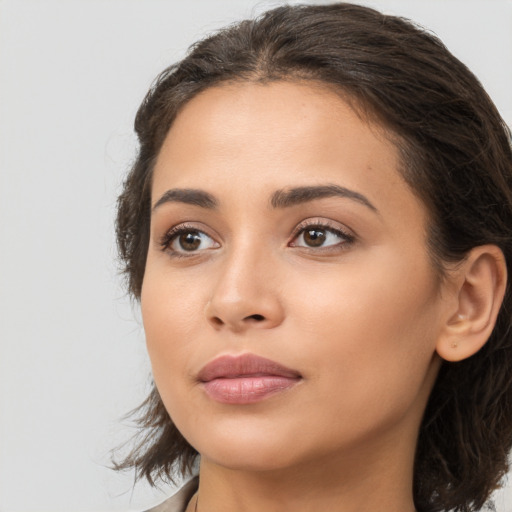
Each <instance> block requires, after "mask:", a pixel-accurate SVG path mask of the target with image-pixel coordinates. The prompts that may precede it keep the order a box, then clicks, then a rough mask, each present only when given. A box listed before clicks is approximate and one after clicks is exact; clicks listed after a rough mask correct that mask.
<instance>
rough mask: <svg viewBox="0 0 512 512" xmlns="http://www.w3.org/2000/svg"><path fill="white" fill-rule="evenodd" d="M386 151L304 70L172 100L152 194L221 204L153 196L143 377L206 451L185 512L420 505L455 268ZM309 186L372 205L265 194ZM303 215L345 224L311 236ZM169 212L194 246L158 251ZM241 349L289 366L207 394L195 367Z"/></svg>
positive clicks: (377, 132)
mask: <svg viewBox="0 0 512 512" xmlns="http://www.w3.org/2000/svg"><path fill="white" fill-rule="evenodd" d="M398 167H399V159H398V154H397V150H396V148H395V147H394V146H393V144H392V143H391V142H390V141H389V137H386V133H385V131H384V130H383V129H381V128H379V127H378V126H376V125H370V124H368V122H366V121H363V120H362V119H361V118H360V117H359V116H358V115H357V113H355V112H354V111H353V110H352V109H351V108H350V107H349V105H348V104H347V103H345V102H344V101H343V100H342V99H341V98H340V96H339V95H336V94H335V93H334V92H332V91H330V90H328V89H327V88H326V87H322V86H321V85H316V84H314V83H307V84H304V83H292V82H274V83H271V84H267V85H261V84H254V83H252V84H251V83H241V84H230V85H222V86H218V87H214V88H210V89H208V90H206V91H204V92H203V93H201V94H200V95H198V96H197V97H195V98H194V99H192V100H191V101H190V102H189V103H188V104H186V105H185V107H184V108H183V110H182V111H181V112H180V114H179V115H178V117H177V119H176V121H175V122H174V124H173V126H172V128H171V130H170V131H169V133H168V136H167V138H166V140H165V143H164V145H163V148H162V150H161V152H160V155H159V157H158V160H157V163H156V166H155V169H154V180H153V185H152V187H153V188H152V200H153V205H155V204H156V203H157V202H159V199H160V198H161V197H162V196H163V195H164V194H165V193H166V192H167V191H168V190H171V189H197V190H201V191H204V192H207V193H209V194H211V195H212V196H214V198H215V200H216V202H217V207H216V208H214V209H212V208H204V207H201V206H198V205H191V204H185V203H183V202H182V201H164V202H162V203H161V204H160V205H158V206H157V207H156V208H154V210H153V213H152V220H151V241H150V247H149V251H148V259H147V266H146V272H145V277H144V282H143V288H142V297H141V304H142V314H143V321H144V327H145V331H146V337H147V346H148V351H149V355H150V358H151V362H152V367H153V372H154V379H155V383H156V385H157V387H158V390H159V392H160V395H161V397H162V400H163V402H164V404H165V406H166V408H167V410H168V412H169V413H170V415H171V417H172V419H173V421H174V422H175V424H176V425H177V426H178V428H179V429H180V431H181V432H182V433H183V435H184V436H185V437H186V439H187V440H188V441H189V442H190V444H191V445H192V446H194V447H195V448H196V449H197V450H198V451H199V453H200V454H201V467H200V477H201V480H200V482H201V483H200V487H199V491H198V497H199V507H198V510H199V512H220V511H222V512H230V511H233V512H234V511H238V512H240V511H246V512H249V511H261V510H265V511H270V512H273V511H285V510H293V511H294V512H303V511H318V510H336V511H340V512H355V511H361V510H368V511H370V510H379V512H386V511H389V512H397V511H404V512H407V511H408V512H411V511H413V510H414V504H413V500H412V472H413V459H414V449H415V445H416V439H417V433H418V428H419V424H420V421H421V417H422V414H423V411H424V408H425V405H426V401H427V398H428V395H429V393H430V391H431V388H432V386H433V383H434V381H435V377H436V375H437V372H438V369H439V366H440V358H439V356H438V355H437V353H436V347H438V346H439V344H440V343H442V339H443V336H444V335H445V331H446V324H447V322H448V320H449V318H450V317H452V316H453V315H455V313H456V309H457V307H458V306H457V303H456V300H457V297H458V296H460V287H461V284H460V283H461V282H462V281H461V280H460V279H459V281H456V280H455V281H454V280H450V279H448V280H446V281H444V282H441V284H440V282H439V280H438V279H437V278H436V272H435V270H434V268H433V265H432V263H431V260H430V258H429V256H428V254H427V250H426V239H425V237H426V226H427V222H428V216H427V212H426V210H425V207H424V205H423V204H422V203H421V201H420V200H419V199H418V198H417V197H416V196H415V195H414V194H413V193H412V191H411V190H410V188H409V187H408V186H407V184H406V183H405V182H404V181H403V179H402V178H401V176H400V174H399V172H398ZM318 185H337V186H339V187H345V188H346V189H349V190H351V191H355V192H357V193H358V194H362V195H364V197H365V198H366V199H367V200H368V201H369V203H371V205H372V206H373V207H374V208H372V207H370V206H368V205H366V204H363V202H361V201H360V200H358V199H354V198H350V197H338V196H334V197H323V198H317V199H315V200H311V201H306V202H301V203H300V204H295V205H293V206H288V207H284V208H273V207H272V206H271V205H270V199H271V197H272V195H273V194H275V192H276V191H278V190H288V189H290V188H293V187H304V186H318ZM305 221H306V222H307V223H309V224H310V225H311V224H313V225H315V226H316V225H323V224H327V226H328V227H329V229H334V230H341V231H343V232H345V233H346V234H348V235H349V236H348V237H344V236H339V235H337V234H335V233H334V232H327V233H326V234H327V238H326V239H325V244H324V245H323V246H314V247H311V246H308V243H307V240H306V238H305V237H304V232H300V229H301V226H303V224H304V222H305ZM183 223H185V225H186V226H185V229H189V231H190V230H191V229H196V230H199V231H201V232H203V233H204V235H201V245H200V246H199V247H198V248H197V249H195V250H191V251H186V250H184V249H183V248H182V246H180V243H179V242H180V239H179V238H174V239H172V240H171V241H170V242H169V240H167V241H168V242H169V243H168V244H167V246H166V247H163V246H162V239H163V238H164V237H165V235H166V233H167V232H168V231H169V230H170V229H171V228H173V227H175V226H179V225H182V224H183ZM324 229H326V228H324ZM308 240H309V239H308ZM177 253H178V255H177ZM454 282H455V285H454ZM457 283H458V284H457ZM254 315H258V316H254ZM447 350H448V349H447ZM448 351H449V350H448ZM247 352H250V353H254V354H257V355H260V356H262V357H265V358H268V359H272V360H274V361H277V362H279V363H280V364H282V365H285V366H287V367H289V368H292V369H294V370H297V371H298V372H300V374H301V376H302V378H301V380H300V382H299V383H298V384H297V385H295V386H293V387H292V388H291V389H288V390H286V391H283V392H281V393H277V394H275V395H272V396H270V397H267V398H266V399H264V400H262V401H261V402H258V403H255V404H250V405H232V404H222V403H219V402H216V401H214V400H212V399H211V398H209V397H208V396H207V395H206V394H205V392H204V390H203V389H202V386H201V385H200V383H198V381H197V374H198V372H199V371H200V370H201V368H202V367H203V366H204V365H205V364H206V363H208V362H210V361H211V360H212V359H214V358H216V357H218V356H219V355H225V354H242V353H247ZM194 507H195V499H193V500H192V501H191V503H190V506H189V510H193V509H194Z"/></svg>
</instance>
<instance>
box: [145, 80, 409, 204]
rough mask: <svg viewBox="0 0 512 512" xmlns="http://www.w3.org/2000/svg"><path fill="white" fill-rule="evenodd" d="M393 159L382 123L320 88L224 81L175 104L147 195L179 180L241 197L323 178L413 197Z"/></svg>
mask: <svg viewBox="0 0 512 512" xmlns="http://www.w3.org/2000/svg"><path fill="white" fill-rule="evenodd" d="M399 165H400V159H399V154H398V151H397V149H396V147H395V146H394V145H393V144H392V143H391V142H390V137H389V134H388V133H387V132H386V130H385V129H384V128H382V127H381V126H379V125H377V124H374V123H372V124H370V122H368V121H366V120H364V119H362V117H361V116H360V115H359V114H358V113H357V112H356V111H355V110H354V109H353V108H352V106H351V105H349V104H348V103H347V102H346V101H344V99H343V98H342V96H341V95H340V94H338V93H336V92H334V91H333V90H332V88H331V87H329V86H325V85H323V84H318V83H316V82H284V81H280V82H270V83H266V84H260V83H248V82H241V83H230V84H224V85H220V86H216V87H212V88H209V89H207V90H205V91H203V92H202V93H200V94H199V95H197V96H196V97H194V98H193V99H192V100H191V101H189V102H188V103H187V104H185V106H184V107H183V109H182V110H181V111H180V113H179V114H178V116H177V118H176V120H175V122H174V124H173V126H172V127H171V129H170V131H169V133H168V135H167V137H166V139H165V142H164V144H163V147H162V150H161V152H160V154H159V157H158V159H157V162H156V166H155V170H154V181H153V194H152V195H153V200H154V199H155V198H157V197H159V196H160V195H161V194H163V193H164V192H165V191H166V190H167V189H169V188H172V187H184V188H187V187H188V188H202V189H206V190H207V191H208V192H211V193H212V194H213V195H222V194H223V193H225V192H228V191H233V192H235V193H237V194H238V195H240V194H242V195H244V194H246V195H247V196H248V197H247V198H248V199H250V198H253V197H254V195H255V194H256V192H258V191H261V192H262V194H266V195H267V196H268V195H269V194H271V193H272V192H273V191H274V190H276V189H282V188H286V187H290V186H303V185H305V186H307V185H315V184H324V183H326V182H330V183H336V184H338V185H341V186H344V187H348V188H351V189H353V190H356V191H361V192H363V193H364V194H365V195H367V196H369V198H370V200H371V201H372V202H374V201H375V202H376V203H390V204H391V203H394V205H395V207H397V206H400V204H401V202H404V201H403V200H404V199H405V200H406V201H405V202H407V201H409V202H411V201H413V200H414V201H416V199H415V198H414V197H412V196H413V194H412V193H411V191H410V189H409V187H408V186H407V185H406V184H405V182H404V180H403V178H402V176H401V174H400V173H399V171H398V169H399ZM249 196H250V197H249ZM400 196H402V197H400ZM409 196H411V197H409ZM221 199H222V198H221ZM375 202H374V204H375ZM406 210H407V209H404V211H406Z"/></svg>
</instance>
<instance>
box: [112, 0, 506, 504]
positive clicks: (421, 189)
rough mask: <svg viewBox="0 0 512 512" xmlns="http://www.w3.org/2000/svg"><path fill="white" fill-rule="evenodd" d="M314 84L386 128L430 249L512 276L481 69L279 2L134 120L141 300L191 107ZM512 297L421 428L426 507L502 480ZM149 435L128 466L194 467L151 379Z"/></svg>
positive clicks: (132, 260)
mask: <svg viewBox="0 0 512 512" xmlns="http://www.w3.org/2000/svg"><path fill="white" fill-rule="evenodd" d="M276 80H288V81H293V80H301V81H302V80H314V81H316V82H318V81H320V82H322V83H324V84H328V85H329V86H332V87H333V88H334V89H335V90H337V91H339V92H340V94H342V95H343V97H344V98H345V99H346V98H348V99H349V100H350V101H352V103H353V106H354V108H355V109H356V110H357V111H358V112H359V113H361V114H362V115H364V116H366V117H369V118H371V119H373V120H375V121H376V122H378V123H380V124H381V125H383V126H384V127H385V128H386V129H387V132H388V133H389V134H390V137H391V139H392V140H393V141H394V143H395V145H396V147H397V148H398V150H399V152H400V155H401V168H400V172H401V173H402V175H403V176H404V178H405V180H406V181H407V183H408V184H409V186H410V187H411V189H412V190H413V192H414V193H415V194H417V196H418V197H419V198H420V199H421V200H422V201H423V202H424V204H425V205H426V207H427V208H428V211H429V213H430V226H429V236H428V240H429V243H428V248H429V252H430V254H431V257H432V261H433V263H434V265H435V267H436V268H437V270H438V274H439V275H440V276H441V277H442V276H443V272H444V264H445V263H446V262H454V261H460V260H462V259H463V258H464V257H465V255H466V254H467V253H468V251H470V250H471V249H472V248H474V247H476V246H479V245H484V244H495V245H497V246H499V247H500V248H501V250H502V251H503V253H504V255H505V259H506V262H507V269H508V273H509V275H512V268H511V264H512V152H511V134H510V131H509V129H508V128H507V126H506V125H505V123H504V122H503V120H502V119H501V117H500V115H499V113H498V111H497V109H496V107H495V106H494V104H493V103H492V101H491V100H490V98H489V97H488V95H487V94H486V92H485V91H484V89H483V88H482V86H481V84H480V83H479V81H478V80H477V78H476V77H475V76H474V75H473V74H472V73H471V72H470V71H469V70H468V69H467V68H466V66H464V65H463V64H462V63H461V62H460V61H459V60H457V59H456V58H455V57H454V56H453V55H452V54H451V53H450V52H449V51H448V50H447V49H446V47H445V46H444V45H443V44H442V43H441V41H439V39H437V38H436V37H435V36H434V35H432V34H431V33H429V32H427V31H425V30H424V29H422V28H420V27H418V26H416V25H414V24H413V23H411V22H410V21H408V20H405V19H402V18H398V17H394V16H386V15H383V14H381V13H379V12H377V11H375V10H372V9H369V8H366V7H362V6H357V5H352V4H348V3H338V4H333V5H294V6H289V5H286V6H281V7H278V8H275V9H273V10H270V11H267V12H266V13H263V14H262V15H261V16H259V17H257V18H255V19H251V20H245V21H242V22H239V23H237V24H234V25H231V26H229V27H227V28H225V29H222V30H220V31H218V32H216V33H214V34H213V35H210V36H208V37H206V38H205V39H203V40H201V41H199V42H197V43H196V44H194V45H193V46H192V47H191V48H190V49H189V52H188V54H187V55H186V57H185V58H184V59H183V60H182V61H180V62H178V63H176V64H174V65H171V66H170V67H168V68H167V69H166V70H164V71H163V72H162V73H161V74H160V75H159V76H158V78H157V79H156V81H155V82H154V84H153V86H152V87H151V89H150V91H149V92H148V94H147V96H146V97H145V99H144V101H143V103H142V105H141V106H140V109H139V111H138V113H137V116H136V120H135V130H136V133H137V135H138V139H139V144H140V146H139V152H138V157H137V159H136V161H135V163H134V165H133V167H132V169H131V171H130V172H129V174H128V176H127V178H126V181H125V183H124V188H123V191H122V194H121V195H120V197H119V201H118V213H117V241H118V247H119V252H120V256H121V259H122V262H123V270H124V272H125V273H126V277H127V284H128V288H129V291H130V293H131V294H132V296H133V297H134V298H136V299H139V298H140V292H141V286H142V282H143V279H144V268H145V263H146V253H147V249H148V240H149V223H150V220H149V218H150V204H151V203H150V201H151V197H150V185H151V177H152V169H153V164H154V162H155V159H156V157H157V155H158V153H159V151H160V148H161V146H162V143H163V140H164V138H165V136H166V134H167V132H168V131H169V128H170V127H171V125H172V123H173V121H174V119H175V118H176V115H177V114H178V112H179V111H180V108H181V107H183V105H184V104H185V103H187V102H188V101H190V100H191V99H192V98H194V96H195V95H197V94H198V93H199V92H201V91H203V90H205V89H207V88H209V87H212V86H215V85H220V84H222V83H225V82H271V81H276ZM511 311H512V295H511V291H510V285H509V284H508V285H507V291H506V295H505V299H504V302H503V305H502V308H501V310H500V313H499V316H498V320H497V323H496V326H495V329H494V331H493V333H492V335H491V337H490V339H489V340H488V342H487V343H486V345H485V346H484V348H483V349H482V350H480V351H479V352H478V353H477V354H475V355H474V356H472V357H470V358H469V359H466V360H464V361H461V362H457V363H448V362H444V363H443V365H442V367H441V370H440V373H439V375H438V378H437V380H436V383H435V386H434V388H433V391H432V394H431V396H430V399H429V402H428V405H427V408H426V411H425V414H424V418H423V421H422V424H421V427H420V432H419V438H418V443H417V450H416V459H415V466H414V500H415V505H416V508H417V510H418V511H420V512H440V511H448V510H454V511H456V512H470V511H474V510H478V509H480V508H481V507H482V506H484V504H485V503H486V502H487V500H488V499H489V496H490V494H491V493H492V491H493V490H494V489H496V488H497V487H499V485H500V482H501V480H502V478H503V477H504V475H505V473H506V472H507V469H508V454H509V451H510V449H511V446H512V346H511V340H512V335H511V332H510V326H511ZM138 414H139V426H140V429H141V437H140V438H139V440H138V442H137V443H136V445H135V446H134V448H133V451H132V452H131V453H130V454H129V455H128V456H126V457H125V458H124V459H123V460H122V461H121V462H119V463H118V464H117V467H118V468H120V469H123V468H124V469H126V468H133V467H134V468H135V469H136V472H137V475H138V477H146V478H147V479H148V480H149V481H150V482H151V483H154V482H155V481H156V480H158V479H171V480H172V475H173V472H174V471H175V470H176V469H179V470H180V471H181V472H182V473H186V472H187V471H188V470H190V468H191V466H192V464H193V463H194V461H195V459H196V457H197V455H198V454H197V452H196V450H195V449H194V448H193V447H192V446H190V445H189V444H188V443H187V441H186V440H185V439H184V438H183V436H182V435H181V434H180V432H179V431H178V430H177V429H176V427H175V426H174V424H173V422H172V419H171V418H170V417H169V415H168V414H167V411H166V410H165V408H164V406H163V403H162V401H161V399H160V397H159V394H158V391H157V390H156V388H154V387H153V389H152V391H151V393H150V395H149V397H148V398H147V400H146V401H145V402H144V403H143V404H142V405H141V407H140V408H139V409H138Z"/></svg>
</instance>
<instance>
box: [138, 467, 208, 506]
mask: <svg viewBox="0 0 512 512" xmlns="http://www.w3.org/2000/svg"><path fill="white" fill-rule="evenodd" d="M198 487H199V477H197V476H196V477H194V478H192V480H189V481H188V482H187V483H186V484H185V485H184V486H183V487H181V489H180V490H179V491H178V492H177V493H176V494H174V495H173V496H171V497H170V498H167V499H166V500H165V501H164V502H163V503H160V505H157V506H156V507H153V508H150V509H149V510H146V512H184V511H185V509H186V508H187V505H188V502H189V501H190V498H192V496H193V495H194V493H195V492H196V491H197V488H198Z"/></svg>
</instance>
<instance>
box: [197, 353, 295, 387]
mask: <svg viewBox="0 0 512 512" xmlns="http://www.w3.org/2000/svg"><path fill="white" fill-rule="evenodd" d="M266 375H268V376H270V375H273V376H280V377H287V378H290V379H298V378H300V377H301V375H300V373H299V372H298V371H296V370H292V369H291V368H287V367H286V366H283V365H282V364H279V363H276V362H275V361H272V360H270V359H266V358H264V357H261V356H257V355H255V354H242V355H234V356H233V355H225V356H220V357H217V358H215V359H214V360H213V361H210V362H209V363H207V364H206V365H205V366H204V367H203V368H202V369H201V371H200V372H199V374H198V380H199V381H201V382H209V381H211V380H214V379H220V378H224V379H234V378H236V377H256V376H266Z"/></svg>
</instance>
